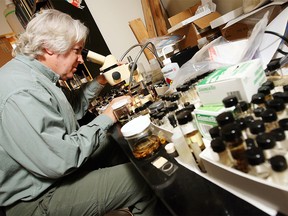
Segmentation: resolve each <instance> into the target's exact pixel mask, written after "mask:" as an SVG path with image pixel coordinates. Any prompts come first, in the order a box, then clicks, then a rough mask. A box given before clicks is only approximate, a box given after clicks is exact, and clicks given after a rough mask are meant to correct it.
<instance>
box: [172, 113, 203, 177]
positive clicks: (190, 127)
mask: <svg viewBox="0 0 288 216" xmlns="http://www.w3.org/2000/svg"><path fill="white" fill-rule="evenodd" d="M177 121H178V124H179V126H180V128H181V131H182V133H183V134H184V137H185V139H186V142H187V143H188V145H189V147H190V148H191V150H192V152H193V155H194V157H195V160H196V162H197V164H198V166H199V169H200V170H201V171H202V172H206V169H205V167H204V164H203V161H202V159H201V158H200V153H201V151H202V150H201V147H202V146H203V147H202V148H203V149H204V148H205V145H204V142H203V140H202V136H201V134H200V132H199V130H198V129H197V128H195V126H194V124H193V122H192V121H193V117H192V114H191V112H189V111H186V110H183V111H182V112H180V113H178V114H177Z"/></svg>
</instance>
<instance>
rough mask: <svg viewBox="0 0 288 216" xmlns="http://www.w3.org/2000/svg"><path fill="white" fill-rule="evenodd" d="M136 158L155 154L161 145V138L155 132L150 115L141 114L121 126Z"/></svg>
mask: <svg viewBox="0 0 288 216" xmlns="http://www.w3.org/2000/svg"><path fill="white" fill-rule="evenodd" d="M121 132H122V135H123V136H124V138H125V139H126V140H127V142H128V144H129V147H130V149H131V151H132V153H133V155H134V157H135V158H138V159H141V158H146V157H148V156H151V155H153V154H154V153H155V152H156V151H157V150H158V148H159V147H160V145H161V142H160V139H159V137H158V136H157V135H155V134H153V131H152V127H151V121H150V119H149V117H148V116H139V117H137V118H134V119H133V120H131V121H130V122H128V123H126V124H125V125H124V126H123V127H122V128H121Z"/></svg>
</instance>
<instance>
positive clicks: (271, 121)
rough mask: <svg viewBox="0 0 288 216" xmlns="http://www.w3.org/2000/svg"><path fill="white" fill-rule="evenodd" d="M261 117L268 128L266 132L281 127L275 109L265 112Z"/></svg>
mask: <svg viewBox="0 0 288 216" xmlns="http://www.w3.org/2000/svg"><path fill="white" fill-rule="evenodd" d="M261 116H262V120H263V122H264V125H265V128H266V132H270V131H271V130H273V129H275V128H278V127H279V125H278V121H277V113H276V111H275V110H274V109H269V108H268V109H266V110H264V111H263V112H262V114H261Z"/></svg>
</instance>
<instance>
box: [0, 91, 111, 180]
mask: <svg viewBox="0 0 288 216" xmlns="http://www.w3.org/2000/svg"><path fill="white" fill-rule="evenodd" d="M70 110H71V109H70ZM68 112H69V109H68ZM68 112H67V113H66V112H65V109H64V110H61V108H60V107H59V104H57V101H55V99H54V98H53V97H52V96H51V95H49V94H47V93H44V94H43V92H41V93H40V92H38V91H33V92H32V91H31V92H29V91H22V92H18V93H16V94H13V95H12V96H10V97H9V98H8V99H7V100H6V102H5V103H4V106H3V107H1V108H0V114H1V116H0V120H1V121H2V124H0V125H1V126H0V127H2V128H0V136H1V139H2V138H3V139H2V141H1V142H3V143H1V145H2V146H3V148H4V149H5V151H6V152H7V153H8V154H9V155H10V156H11V157H12V158H14V159H15V160H16V161H17V162H18V163H19V164H21V165H22V166H23V167H25V168H26V169H27V170H29V171H30V172H32V173H33V174H34V175H36V176H40V177H47V178H58V177H61V176H62V175H65V174H67V173H69V172H71V171H73V170H74V169H75V168H77V167H79V166H81V164H83V163H84V162H85V161H86V160H87V159H88V158H89V156H90V155H91V154H92V153H93V152H94V151H96V150H97V148H98V147H99V145H101V144H104V143H105V142H106V141H107V139H106V132H107V130H108V128H109V127H110V126H111V125H112V124H113V121H112V120H111V119H110V118H109V117H107V116H105V115H99V116H97V117H96V118H95V119H94V120H93V121H91V122H90V123H89V124H87V125H85V126H82V127H80V128H77V123H76V121H77V120H76V119H75V117H73V115H74V114H73V113H68Z"/></svg>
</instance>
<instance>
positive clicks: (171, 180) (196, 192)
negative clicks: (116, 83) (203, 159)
mask: <svg viewBox="0 0 288 216" xmlns="http://www.w3.org/2000/svg"><path fill="white" fill-rule="evenodd" d="M109 134H110V136H111V137H112V139H114V140H115V142H116V143H118V144H119V146H120V147H121V149H122V150H123V151H124V152H125V154H126V155H127V156H128V158H129V159H130V161H131V162H132V164H133V165H134V166H135V167H136V169H137V170H138V171H139V173H140V174H141V175H142V176H143V178H144V179H145V180H146V182H147V183H148V185H149V186H150V187H151V188H152V190H153V191H154V193H155V194H156V195H157V197H158V198H159V199H160V200H161V201H162V202H163V204H164V205H165V206H166V207H167V208H168V210H169V211H170V212H171V214H172V215H178V216H186V215H187V216H188V215H205V216H209V215H211V216H212V215H213V216H215V215H235V216H237V215H239V216H243V215H245V216H248V215H253V216H256V215H259V216H260V215H263V216H264V215H268V214H267V213H266V212H264V211H262V210H261V209H259V208H257V207H255V206H254V205H252V204H250V203H248V202H246V201H245V200H243V199H241V198H239V197H237V196H235V195H234V194H232V193H230V192H228V191H227V190H225V189H223V188H222V187H219V186H218V185H216V184H214V183H212V182H211V181H209V180H207V179H205V178H203V177H202V176H200V175H198V174H197V173H195V172H193V171H191V170H189V169H187V168H186V167H184V166H182V165H181V164H179V163H178V162H177V160H176V159H175V158H174V157H173V156H171V155H170V154H168V153H167V152H166V150H165V148H164V145H162V146H161V147H160V148H159V149H158V151H157V152H156V153H155V154H154V155H152V156H150V157H148V158H143V159H136V158H135V157H134V156H133V154H132V151H131V150H130V147H129V145H128V142H127V141H126V140H125V138H124V137H123V136H122V133H121V124H119V123H117V124H115V125H114V126H113V127H112V128H111V129H110V131H109ZM159 157H162V158H165V159H167V160H168V162H169V164H170V163H171V164H172V165H173V173H172V174H170V173H166V172H163V170H161V169H158V168H156V166H154V165H153V164H152V162H153V163H154V162H155V161H157V159H158V158H159ZM277 215H282V214H280V213H278V214H277Z"/></svg>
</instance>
